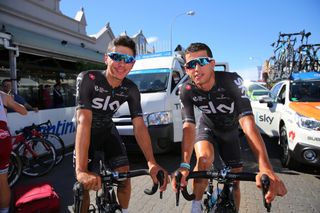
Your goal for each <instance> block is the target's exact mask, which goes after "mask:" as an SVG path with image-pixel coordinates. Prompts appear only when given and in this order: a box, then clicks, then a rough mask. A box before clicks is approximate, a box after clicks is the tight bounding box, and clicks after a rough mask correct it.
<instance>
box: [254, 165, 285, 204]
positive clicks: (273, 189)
mask: <svg viewBox="0 0 320 213" xmlns="http://www.w3.org/2000/svg"><path fill="white" fill-rule="evenodd" d="M262 174H266V175H267V176H268V177H269V179H270V187H269V190H268V192H267V194H266V196H265V199H266V201H267V203H271V202H272V201H273V200H274V198H275V197H276V196H281V197H282V196H284V195H285V194H287V189H286V187H285V185H284V183H283V182H282V181H281V179H280V178H279V177H278V176H277V175H276V174H275V173H274V172H273V171H260V172H259V173H258V174H257V176H256V185H257V187H259V188H261V187H262V184H261V176H262Z"/></svg>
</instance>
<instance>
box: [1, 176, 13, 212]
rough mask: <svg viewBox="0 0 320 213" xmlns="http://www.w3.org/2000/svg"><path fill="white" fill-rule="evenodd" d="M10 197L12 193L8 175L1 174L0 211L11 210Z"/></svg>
mask: <svg viewBox="0 0 320 213" xmlns="http://www.w3.org/2000/svg"><path fill="white" fill-rule="evenodd" d="M10 196H11V193H10V187H9V184H8V176H7V173H4V174H0V209H1V208H9V205H10Z"/></svg>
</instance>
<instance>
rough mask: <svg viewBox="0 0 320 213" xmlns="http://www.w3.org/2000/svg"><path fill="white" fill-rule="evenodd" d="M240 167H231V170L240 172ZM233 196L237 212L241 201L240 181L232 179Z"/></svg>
mask: <svg viewBox="0 0 320 213" xmlns="http://www.w3.org/2000/svg"><path fill="white" fill-rule="evenodd" d="M242 168H243V167H240V168H232V169H231V172H235V173H238V172H242ZM233 197H234V202H235V204H236V209H237V212H239V208H240V201H241V193H240V181H234V182H233Z"/></svg>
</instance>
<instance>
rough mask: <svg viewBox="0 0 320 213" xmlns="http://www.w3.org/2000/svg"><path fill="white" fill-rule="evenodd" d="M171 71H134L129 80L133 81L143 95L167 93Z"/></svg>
mask: <svg viewBox="0 0 320 213" xmlns="http://www.w3.org/2000/svg"><path fill="white" fill-rule="evenodd" d="M169 75H170V70H169V69H145V70H132V71H130V73H129V75H128V76H127V78H129V79H130V80H131V81H133V82H134V83H135V84H136V85H137V86H138V88H139V91H140V92H141V93H149V92H160V91H165V90H166V89H167V87H168V79H169Z"/></svg>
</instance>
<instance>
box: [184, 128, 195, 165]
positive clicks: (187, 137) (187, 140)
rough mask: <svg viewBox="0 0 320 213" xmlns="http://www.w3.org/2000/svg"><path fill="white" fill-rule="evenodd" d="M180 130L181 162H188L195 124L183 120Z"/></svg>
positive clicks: (193, 139)
mask: <svg viewBox="0 0 320 213" xmlns="http://www.w3.org/2000/svg"><path fill="white" fill-rule="evenodd" d="M182 132H183V136H182V144H181V162H184V163H188V164H189V163H190V160H191V156H192V152H193V145H194V141H195V136H196V125H195V124H194V123H191V122H184V123H183V129H182Z"/></svg>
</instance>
